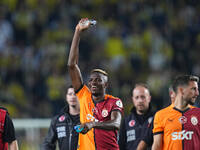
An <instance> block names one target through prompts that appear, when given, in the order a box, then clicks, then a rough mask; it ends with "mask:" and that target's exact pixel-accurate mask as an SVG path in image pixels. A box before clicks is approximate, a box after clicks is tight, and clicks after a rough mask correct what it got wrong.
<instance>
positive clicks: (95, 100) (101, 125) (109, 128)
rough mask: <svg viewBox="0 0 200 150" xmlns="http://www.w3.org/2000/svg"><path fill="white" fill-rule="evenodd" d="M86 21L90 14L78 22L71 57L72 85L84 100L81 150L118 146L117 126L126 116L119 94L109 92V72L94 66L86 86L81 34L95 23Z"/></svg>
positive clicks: (80, 137) (69, 62) (115, 149)
mask: <svg viewBox="0 0 200 150" xmlns="http://www.w3.org/2000/svg"><path fill="white" fill-rule="evenodd" d="M86 21H88V19H87V18H85V19H81V20H80V21H79V23H78V24H77V26H76V29H75V33H74V37H73V40H72V45H71V49H70V53H69V59H68V68H69V73H70V77H71V80H72V85H73V87H74V89H75V91H76V95H77V96H78V99H79V101H80V121H81V128H83V130H82V131H81V133H82V134H80V135H79V150H86V149H90V150H95V149H97V150H98V149H109V150H118V149H119V146H118V144H117V130H119V128H120V123H121V118H122V112H123V105H122V102H121V100H120V99H119V98H116V97H114V96H111V95H108V94H106V88H107V85H108V74H107V73H106V72H105V71H104V70H101V69H94V70H92V71H91V72H90V77H89V81H88V86H86V85H85V84H84V83H83V79H82V75H81V72H80V69H79V67H78V56H79V41H80V36H81V33H82V32H83V31H84V30H86V29H88V28H89V27H90V26H91V23H89V24H84V23H85V22H86ZM83 134H85V135H83ZM94 137H95V139H94Z"/></svg>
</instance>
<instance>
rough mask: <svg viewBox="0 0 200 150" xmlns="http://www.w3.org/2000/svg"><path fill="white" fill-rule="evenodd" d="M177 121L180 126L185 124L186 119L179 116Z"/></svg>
mask: <svg viewBox="0 0 200 150" xmlns="http://www.w3.org/2000/svg"><path fill="white" fill-rule="evenodd" d="M179 121H180V123H181V124H185V123H186V122H187V118H186V117H185V116H181V117H180V118H179Z"/></svg>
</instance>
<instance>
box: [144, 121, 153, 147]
mask: <svg viewBox="0 0 200 150" xmlns="http://www.w3.org/2000/svg"><path fill="white" fill-rule="evenodd" d="M152 130H153V121H152V122H151V124H150V126H149V127H148V128H147V130H146V132H145V135H144V137H143V139H142V140H143V141H145V143H147V145H148V146H152V144H153V132H152Z"/></svg>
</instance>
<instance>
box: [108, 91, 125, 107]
mask: <svg viewBox="0 0 200 150" xmlns="http://www.w3.org/2000/svg"><path fill="white" fill-rule="evenodd" d="M105 99H106V103H107V104H109V105H110V104H111V105H116V106H118V107H120V108H123V103H122V100H121V99H120V98H118V97H114V96H112V95H108V94H107V95H106V96H105Z"/></svg>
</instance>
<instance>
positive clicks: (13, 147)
mask: <svg viewBox="0 0 200 150" xmlns="http://www.w3.org/2000/svg"><path fill="white" fill-rule="evenodd" d="M8 145H9V146H8V147H9V150H18V143H17V140H14V141H12V142H11V143H8Z"/></svg>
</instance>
